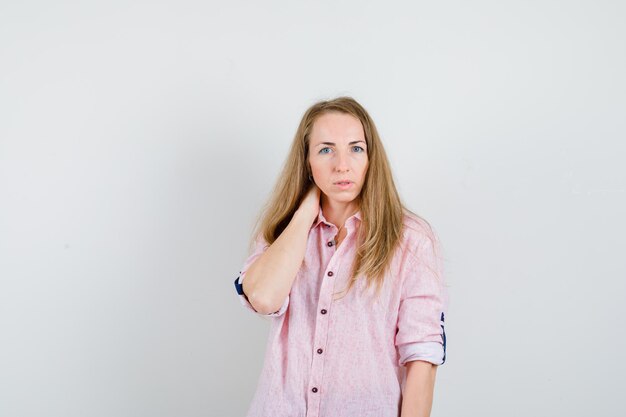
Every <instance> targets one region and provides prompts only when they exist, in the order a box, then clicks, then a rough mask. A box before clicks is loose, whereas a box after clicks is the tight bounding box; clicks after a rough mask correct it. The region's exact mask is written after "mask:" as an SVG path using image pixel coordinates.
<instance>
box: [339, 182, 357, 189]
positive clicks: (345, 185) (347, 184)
mask: <svg viewBox="0 0 626 417" xmlns="http://www.w3.org/2000/svg"><path fill="white" fill-rule="evenodd" d="M352 184H354V183H353V182H351V181H348V182H336V183H335V185H336V186H337V187H339V188H341V189H342V190H347V189H348V188H350V187H351V186H352Z"/></svg>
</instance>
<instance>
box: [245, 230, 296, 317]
mask: <svg viewBox="0 0 626 417" xmlns="http://www.w3.org/2000/svg"><path fill="white" fill-rule="evenodd" d="M268 247H269V244H268V243H267V241H266V240H265V239H264V238H263V236H259V237H258V238H257V239H256V241H255V246H254V249H253V250H252V253H251V254H250V255H249V256H248V259H246V261H245V262H244V264H243V267H242V268H241V271H240V272H239V276H237V278H236V279H235V289H236V291H237V295H238V298H239V301H240V302H241V304H242V305H243V306H244V307H245V308H246V309H248V310H250V311H252V312H253V313H256V314H258V315H260V316H265V317H267V316H271V317H277V316H282V315H283V314H285V311H287V306H288V305H289V295H287V298H285V301H284V302H283V305H282V306H281V307H280V309H279V310H278V311H275V312H273V313H269V314H263V313H259V312H258V311H256V310H255V309H254V307H252V304H250V301H249V300H248V297H247V296H246V294H245V293H244V292H243V279H244V278H245V276H246V272H247V270H248V268H249V267H250V266H251V265H252V264H253V263H254V261H256V259H257V258H258V257H259V256H261V255H262V254H263V252H265V250H266V249H267V248H268Z"/></svg>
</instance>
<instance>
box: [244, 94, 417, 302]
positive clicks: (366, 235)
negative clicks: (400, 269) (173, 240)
mask: <svg viewBox="0 0 626 417" xmlns="http://www.w3.org/2000/svg"><path fill="white" fill-rule="evenodd" d="M327 112H341V113H347V114H350V115H352V116H354V117H356V118H357V119H359V120H360V121H361V124H362V126H363V131H364V133H365V141H366V143H367V156H368V160H369V165H368V169H367V172H366V174H365V180H364V183H363V187H362V189H361V193H360V194H359V197H357V198H358V199H359V203H360V210H361V219H362V220H361V224H360V226H359V228H358V230H359V232H358V235H357V240H356V242H357V243H356V246H357V249H356V254H355V259H354V262H353V264H352V270H351V278H350V281H349V284H348V287H347V289H346V293H347V292H348V291H349V290H350V289H351V288H352V286H353V285H354V283H355V282H356V280H357V277H358V276H359V275H361V274H363V275H365V276H366V280H367V288H370V287H371V286H372V285H373V284H374V283H375V284H376V286H377V293H378V292H379V291H380V288H381V286H382V283H383V280H384V277H385V274H386V272H387V270H388V268H389V267H390V264H391V260H392V258H393V256H394V251H395V249H396V247H397V246H398V245H399V244H400V243H401V240H402V233H403V215H404V214H405V213H409V214H411V215H413V216H415V217H416V218H419V219H422V218H420V217H419V216H418V215H417V214H415V213H413V212H411V211H410V210H408V209H406V208H405V206H404V205H403V204H402V202H401V200H400V196H399V195H398V191H397V190H396V186H395V184H394V181H393V176H392V173H391V169H390V166H389V161H388V160H387V155H386V153H385V150H384V148H383V144H382V142H381V140H380V136H379V135H378V131H377V130H376V126H375V124H374V121H373V120H372V119H371V118H370V116H369V114H368V113H367V111H366V110H365V109H364V108H363V107H362V106H361V105H360V104H359V103H358V102H357V101H356V100H355V99H353V98H352V97H348V96H342V97H337V98H335V99H332V100H323V101H319V102H317V103H315V104H313V105H312V106H311V107H309V108H308V109H307V110H306V111H305V112H304V115H303V116H302V120H301V121H300V125H299V126H298V129H297V131H296V134H295V136H294V138H293V142H292V144H291V148H290V150H289V154H288V155H287V159H286V161H285V163H284V165H283V169H282V171H281V174H280V175H279V177H278V180H277V182H276V184H275V186H274V189H273V191H272V192H271V194H270V196H269V199H268V201H267V203H266V204H265V206H264V208H263V210H262V211H261V214H260V215H259V218H258V219H257V223H256V227H255V232H254V233H253V235H252V241H251V243H252V242H253V241H254V240H255V238H256V237H257V236H259V235H260V234H262V236H263V238H264V239H265V240H266V241H267V242H268V243H269V244H272V243H273V242H274V241H275V240H276V239H277V238H278V236H280V234H281V233H282V231H283V230H285V228H286V227H287V225H288V224H289V222H290V221H291V218H292V217H293V215H294V213H295V212H296V210H297V209H298V207H299V206H300V203H301V202H302V199H303V198H304V196H305V195H306V193H307V191H308V190H309V189H310V187H311V186H312V182H311V180H310V179H309V174H310V173H311V172H310V167H309V165H308V162H307V157H308V152H309V140H310V135H311V130H312V127H313V123H314V122H315V120H316V119H317V117H319V116H320V115H322V114H324V113H327ZM422 220H423V222H425V223H426V224H428V223H427V222H426V221H425V220H424V219H422Z"/></svg>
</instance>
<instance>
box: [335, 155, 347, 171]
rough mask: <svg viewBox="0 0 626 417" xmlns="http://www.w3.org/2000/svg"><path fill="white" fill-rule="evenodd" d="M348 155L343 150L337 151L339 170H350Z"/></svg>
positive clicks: (337, 166)
mask: <svg viewBox="0 0 626 417" xmlns="http://www.w3.org/2000/svg"><path fill="white" fill-rule="evenodd" d="M348 165H349V163H348V155H345V154H344V153H342V152H338V153H337V161H336V169H337V171H347V170H348V168H349V167H348Z"/></svg>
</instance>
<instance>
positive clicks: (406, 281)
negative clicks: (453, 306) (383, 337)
mask: <svg viewBox="0 0 626 417" xmlns="http://www.w3.org/2000/svg"><path fill="white" fill-rule="evenodd" d="M407 264H408V266H407V267H406V268H405V269H404V271H403V274H404V277H403V280H402V292H401V298H400V306H399V311H398V325H397V331H396V339H395V344H396V347H397V349H398V356H399V361H398V362H399V365H400V366H405V365H406V364H407V362H410V361H414V360H422V361H426V362H430V363H432V364H434V365H443V363H444V362H445V360H446V333H445V328H444V320H445V315H446V312H447V304H448V293H447V289H446V286H445V280H444V275H443V259H442V253H441V245H440V243H439V240H438V238H437V237H436V235H434V234H428V235H424V236H423V237H421V238H420V239H419V241H418V244H417V248H416V251H415V256H414V257H413V256H412V257H411V258H410V261H408V262H407Z"/></svg>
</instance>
